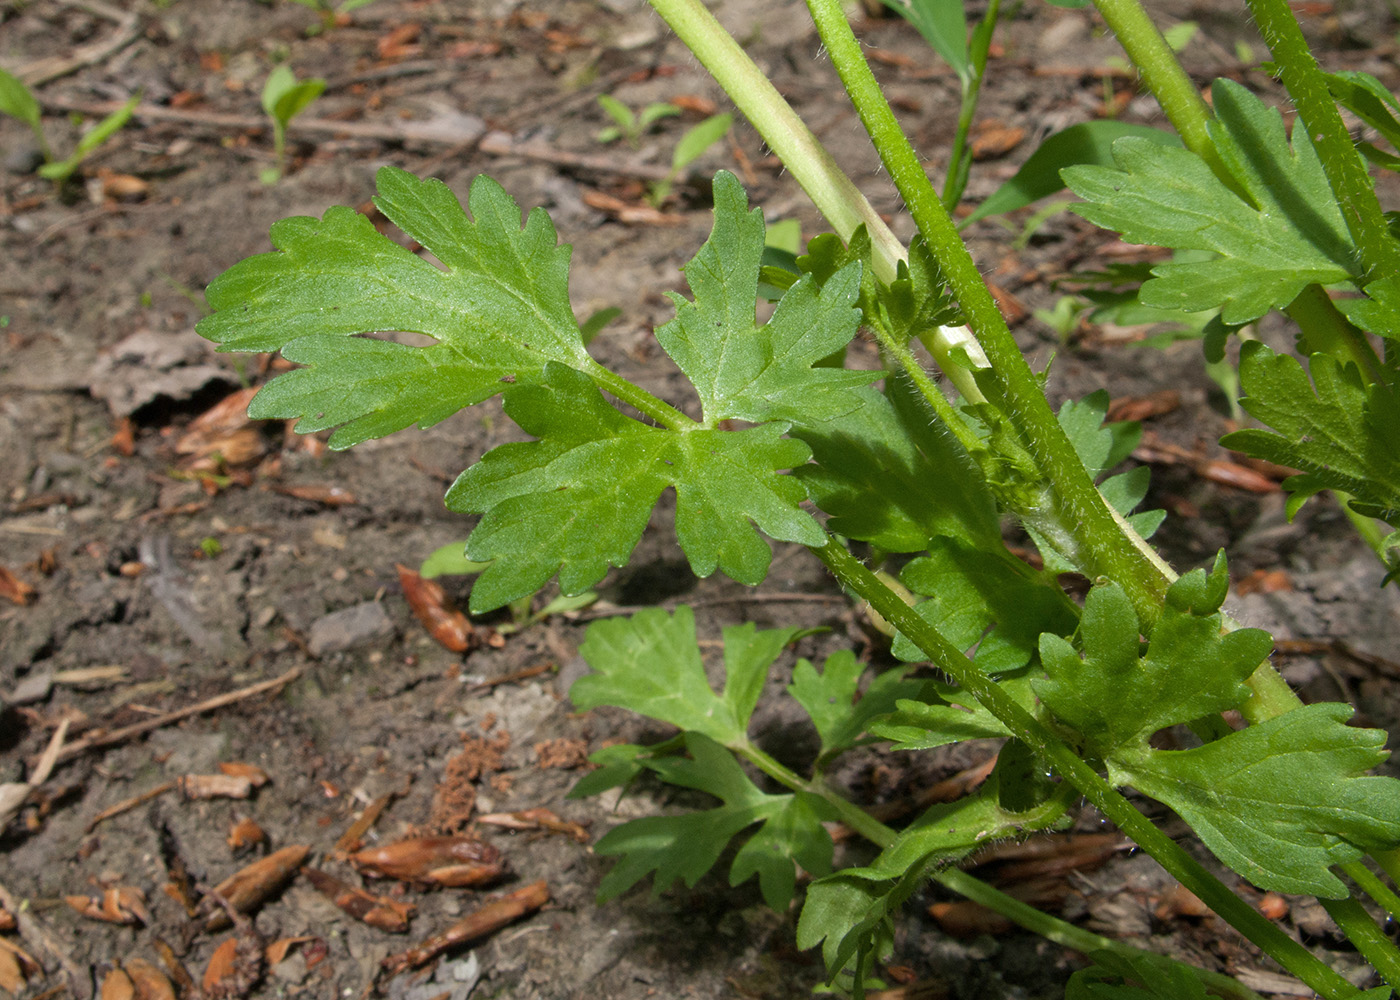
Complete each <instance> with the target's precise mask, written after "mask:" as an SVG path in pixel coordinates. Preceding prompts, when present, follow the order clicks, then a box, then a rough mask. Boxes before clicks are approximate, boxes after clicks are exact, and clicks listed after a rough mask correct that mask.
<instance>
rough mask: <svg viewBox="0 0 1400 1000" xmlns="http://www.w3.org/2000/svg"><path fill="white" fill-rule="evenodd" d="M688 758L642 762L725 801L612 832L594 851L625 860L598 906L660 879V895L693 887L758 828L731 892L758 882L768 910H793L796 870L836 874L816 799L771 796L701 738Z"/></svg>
mask: <svg viewBox="0 0 1400 1000" xmlns="http://www.w3.org/2000/svg"><path fill="white" fill-rule="evenodd" d="M685 747H686V750H688V751H689V754H690V756H689V757H657V758H648V759H645V760H643V763H644V764H645V766H646V767H647V768H648V769H650V770H652V771H655V772H656V773H657V775H658V776H660V777H661V779H662V780H663V781H666V782H668V783H669V784H672V785H679V786H681V787H684V788H695V789H698V790H700V791H703V792H708V793H709V794H711V795H713V796H715V797H716V798H718V799H720V800H721V802H722V803H723V805H721V806H719V807H717V808H714V809H705V810H699V811H696V812H688V813H682V814H680V815H675V816H648V817H645V818H643V819H637V820H633V821H631V822H629V823H624V824H623V825H622V826H619V827H617V828H616V829H614V830H611V831H609V832H608V833H607V834H606V835H605V836H604V837H603V838H602V839H601V840H599V841H598V843H597V844H596V845H595V846H594V850H595V851H596V852H597V853H598V854H601V855H604V856H609V855H616V856H619V860H618V863H617V864H616V865H615V866H614V867H613V869H612V871H610V872H608V874H607V875H606V876H604V878H603V881H602V884H601V885H600V886H599V888H598V900H599V902H606V901H607V900H609V899H613V898H615V897H616V896H618V895H620V894H621V893H623V892H626V891H627V890H628V889H630V888H631V887H632V886H634V885H636V884H637V883H638V882H640V881H641V880H642V879H644V878H646V876H647V875H650V874H652V873H653V872H654V873H655V879H654V880H653V883H652V891H653V893H654V894H660V893H661V892H663V891H665V890H666V889H668V888H669V887H670V886H671V885H672V884H673V883H675V882H677V881H683V882H684V883H685V884H686V885H687V886H689V887H694V886H695V884H696V883H697V882H698V881H699V880H700V878H701V877H702V876H703V875H704V874H705V873H706V872H708V871H709V870H710V869H711V868H713V867H714V866H715V863H716V862H717V861H718V860H719V856H720V853H721V852H722V851H723V850H724V848H725V847H726V846H727V845H728V843H729V841H730V840H732V839H733V838H734V837H735V836H736V835H738V834H739V833H741V832H742V831H743V830H745V829H746V828H748V827H750V826H752V825H753V824H755V823H763V824H764V825H763V826H762V828H760V829H759V831H758V832H757V833H755V834H754V835H753V837H751V838H750V839H749V840H748V842H746V843H745V844H744V845H743V846H742V847H740V849H739V852H738V854H737V855H736V856H735V859H734V864H733V866H732V867H731V869H730V876H729V880H730V885H738V884H739V883H741V882H743V881H745V880H747V879H749V878H751V877H753V876H754V875H757V876H758V877H759V884H760V887H761V888H762V891H763V896H764V900H765V902H767V903H768V905H769V906H771V907H772V908H773V909H775V910H778V911H779V912H781V911H783V910H785V909H787V906H788V903H790V902H791V901H792V895H793V892H794V889H795V886H796V872H795V869H794V862H796V863H797V864H800V865H802V867H803V868H804V869H806V870H807V871H810V872H814V873H817V874H825V873H826V872H829V871H830V870H831V854H832V843H831V837H830V835H829V834H828V833H827V832H826V829H825V828H824V827H823V826H822V821H823V820H828V819H832V818H834V817H833V816H832V814H831V812H830V810H829V808H828V807H827V806H826V805H825V803H823V802H822V800H821V799H819V798H817V797H816V796H810V795H801V796H797V795H767V794H765V793H763V792H762V791H760V790H759V789H758V787H757V786H756V785H754V783H753V782H752V781H750V780H749V778H748V776H747V775H745V774H744V771H743V769H742V768H741V767H740V766H739V764H738V762H737V761H735V759H734V757H733V755H732V754H730V753H729V751H727V750H725V749H724V748H723V747H721V746H720V745H719V744H717V743H715V742H714V741H712V740H710V739H708V738H707V737H705V736H702V735H699V734H698V733H687V734H686V737H685Z"/></svg>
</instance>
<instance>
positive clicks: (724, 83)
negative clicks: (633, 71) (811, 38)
mask: <svg viewBox="0 0 1400 1000" xmlns="http://www.w3.org/2000/svg"><path fill="white" fill-rule="evenodd" d="M649 2H650V4H651V6H652V9H653V10H655V11H656V12H657V13H658V14H660V15H661V17H662V19H663V20H664V21H665V22H666V23H667V24H669V25H670V26H671V30H672V31H674V32H675V33H676V34H677V36H679V37H680V39H681V41H683V42H684V43H685V45H686V48H688V49H690V51H691V52H692V53H693V54H694V55H695V58H697V59H699V60H700V63H701V65H703V66H704V67H705V69H706V70H708V71H709V73H710V75H711V76H713V77H714V78H715V81H716V82H717V83H718V84H719V85H720V86H721V87H723V88H724V91H725V93H727V94H728V95H729V98H730V100H732V101H733V102H734V104H735V106H737V107H738V108H739V110H740V111H742V112H743V113H744V115H745V116H746V117H747V118H748V119H749V121H750V122H752V123H753V126H754V127H755V128H756V129H758V131H759V134H760V135H762V136H763V139H764V141H765V142H767V143H768V147H769V148H770V149H771V150H773V152H774V153H775V154H776V155H777V157H778V159H780V160H782V161H783V165H784V166H785V167H787V169H788V170H789V171H791V172H792V176H793V177H794V178H795V179H796V180H797V183H798V184H800V185H802V190H804V191H806V192H807V196H808V197H809V198H811V199H812V203H813V204H814V205H816V206H817V210H818V211H820V212H821V213H822V215H824V216H826V219H827V221H828V222H830V223H831V225H832V227H833V228H834V229H835V230H836V232H837V235H839V236H840V237H841V238H842V239H843V240H847V241H849V240H850V238H851V234H852V233H853V232H855V230H856V227H857V226H861V225H863V226H865V230H866V232H867V233H869V234H870V242H871V247H872V254H873V258H874V269H875V276H876V277H877V278H879V279H880V280H881V281H883V282H885V283H886V284H888V283H889V282H891V281H893V280H894V278H895V268H896V265H897V264H898V262H899V261H901V260H903V259H904V258H905V257H906V256H907V254H906V252H905V249H904V245H903V244H902V243H900V242H899V239H898V238H897V237H896V236H895V235H894V233H892V232H891V231H890V228H889V226H887V225H885V222H884V220H883V219H881V218H880V216H879V213H877V212H876V211H875V209H874V208H872V207H871V205H870V202H868V201H866V199H865V195H864V194H863V193H861V190H860V188H858V187H856V185H855V183H854V182H853V181H852V180H851V179H850V178H849V177H848V176H846V174H845V173H844V172H843V171H842V170H841V168H840V167H839V166H837V164H836V161H835V160H834V159H832V157H831V154H830V153H829V152H827V150H826V147H824V146H823V145H822V144H821V141H820V140H818V139H817V137H816V136H814V135H813V134H812V130H811V129H809V128H808V127H807V124H806V123H805V122H804V121H803V120H802V119H801V118H799V117H798V116H797V112H795V111H793V110H792V107H791V106H790V105H789V104H788V103H787V101H785V100H784V99H783V95H782V94H780V93H778V90H777V88H776V87H774V86H773V84H772V82H771V81H769V79H768V77H767V76H765V75H764V73H763V71H762V70H760V69H759V68H758V67H757V66H755V65H754V63H753V60H752V59H750V58H749V57H748V55H747V54H746V53H745V52H744V50H743V49H741V48H740V47H739V43H738V42H736V41H735V40H734V39H733V38H732V37H731V36H730V34H729V33H728V32H727V31H725V30H724V28H723V27H722V26H721V25H720V23H719V22H718V21H716V20H715V18H714V15H712V14H711V13H710V12H709V11H708V10H706V9H705V5H704V4H703V3H701V2H700V0H649Z"/></svg>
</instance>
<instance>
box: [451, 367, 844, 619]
mask: <svg viewBox="0 0 1400 1000" xmlns="http://www.w3.org/2000/svg"><path fill="white" fill-rule="evenodd" d="M543 378H544V379H545V380H547V381H546V384H542V385H524V386H516V387H514V388H512V389H510V390H509V391H508V392H507V393H506V396H505V411H506V413H507V415H509V416H510V417H511V419H512V420H514V421H515V422H516V423H517V424H519V425H520V427H521V428H522V429H524V430H525V431H527V432H528V433H530V434H532V435H534V436H535V437H537V438H538V439H539V440H537V441H532V442H522V443H513V444H506V445H501V446H500V447H498V448H494V449H492V450H491V451H490V452H488V453H487V454H486V455H485V457H483V458H482V460H481V461H480V462H478V463H477V464H476V465H474V466H472V467H471V468H470V469H468V470H467V471H466V472H464V473H462V474H461V476H459V477H458V479H457V481H456V482H455V483H454V484H453V485H452V487H451V489H449V490H448V492H447V498H446V503H447V506H448V507H449V508H450V509H451V510H454V511H457V512H459V513H463V514H478V513H479V514H484V515H485V516H484V517H482V519H481V522H480V523H479V524H478V525H477V527H476V530H475V531H473V532H472V534H471V538H470V539H469V540H468V543H467V556H468V558H470V559H473V560H476V561H480V562H489V561H492V560H496V561H495V562H494V563H493V565H492V566H491V567H490V568H489V569H487V570H486V571H485V572H484V573H482V575H481V577H480V579H479V580H478V581H477V583H476V586H475V587H473V589H472V597H471V605H472V608H473V610H477V611H485V610H489V609H491V608H496V607H500V606H501V605H503V604H506V603H508V602H509V601H511V600H514V599H515V598H517V597H522V596H524V595H526V594H532V593H534V592H535V591H537V590H539V588H540V587H541V586H543V585H544V583H545V581H546V580H548V579H549V578H550V577H551V576H553V575H554V574H555V573H558V574H559V586H560V589H561V590H563V592H564V593H565V594H575V593H578V592H580V591H583V590H586V589H588V588H589V587H591V586H593V584H595V583H597V582H598V581H599V580H600V579H602V577H603V575H604V574H605V573H606V572H607V570H608V567H609V566H623V565H625V564H626V563H627V560H628V559H629V557H630V556H631V553H632V549H633V548H634V547H635V546H636V544H637V541H638V540H639V539H640V538H641V535H642V531H643V530H644V529H645V528H646V525H647V520H648V519H649V517H650V516H651V510H652V507H653V506H655V504H656V501H657V500H658V498H659V497H660V496H661V493H662V491H663V490H665V489H666V488H667V487H674V489H675V491H676V537H677V539H678V540H679V541H680V544H681V548H682V549H683V550H684V551H685V553H686V556H687V557H688V558H689V560H690V565H691V568H692V570H694V572H695V573H696V575H697V576H702V577H704V576H709V575H710V574H711V573H713V572H714V571H715V570H716V569H720V570H723V571H724V572H725V573H726V574H727V575H728V576H729V577H731V578H732V579H734V580H737V581H739V582H741V583H745V584H748V585H749V586H754V585H757V584H758V583H760V582H762V580H763V577H764V575H765V574H766V573H767V571H768V563H769V562H770V561H771V559H772V553H771V551H770V550H769V548H768V544H767V543H766V542H765V541H764V540H763V539H762V538H761V537H759V535H758V533H757V532H756V531H755V530H754V528H753V526H752V525H751V523H750V522H752V523H753V524H756V525H757V526H758V527H759V528H760V529H762V530H763V531H764V532H765V533H766V534H768V535H769V536H770V537H772V538H778V539H781V540H783V541H790V542H799V543H801V544H803V545H821V544H822V543H823V542H824V541H825V539H826V534H825V533H824V532H823V531H822V529H821V528H820V527H819V526H818V525H817V523H816V522H815V521H814V520H812V517H811V515H809V514H807V513H806V512H805V511H803V510H802V509H801V508H800V507H799V506H798V504H800V503H801V502H802V500H803V499H804V497H805V494H804V491H803V489H802V486H801V484H800V483H799V482H798V481H797V480H796V479H794V478H792V477H791V476H783V475H779V474H778V473H779V472H780V471H782V470H784V469H790V468H792V467H793V466H797V465H801V464H802V463H803V462H804V461H806V459H807V456H808V455H809V454H810V452H809V451H808V449H807V446H806V445H804V444H803V443H802V442H800V441H795V440H792V439H790V438H784V437H782V433H783V430H784V426H783V425H782V424H764V425H761V426H758V427H753V428H750V429H748V430H743V431H732V432H730V431H719V430H709V429H705V428H697V429H694V430H683V431H676V430H669V429H666V428H661V427H654V426H651V425H649V424H644V423H642V422H641V421H639V420H634V419H632V418H631V417H628V416H625V415H624V414H622V413H620V412H619V411H618V410H616V409H614V408H613V407H612V406H611V405H609V404H608V402H607V401H606V400H605V399H604V398H603V396H602V394H601V393H600V392H599V391H598V390H597V389H596V388H595V387H594V386H593V383H592V382H591V380H590V379H589V378H588V377H587V376H586V375H584V374H582V373H580V372H576V371H574V370H572V369H569V368H566V367H564V366H563V365H558V364H552V363H551V364H547V365H546V366H545V368H544V370H543Z"/></svg>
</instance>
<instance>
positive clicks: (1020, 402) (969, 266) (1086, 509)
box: [807, 0, 1167, 630]
mask: <svg viewBox="0 0 1400 1000" xmlns="http://www.w3.org/2000/svg"><path fill="white" fill-rule="evenodd" d="M807 7H808V9H809V10H810V11H811V13H812V19H813V21H815V23H816V25H817V33H818V34H819V35H820V36H821V39H822V42H823V43H824V44H825V45H826V47H827V51H828V53H829V54H830V56H831V61H832V63H833V64H834V65H835V67H836V71H837V73H838V74H839V75H840V77H841V82H842V83H843V84H844V85H845V87H846V92H847V93H848V94H849V95H850V97H851V100H852V102H853V103H854V104H855V107H856V111H857V113H858V114H859V115H860V118H861V121H862V123H864V125H865V128H866V131H867V132H869V133H870V137H871V139H872V141H873V142H874V143H875V148H876V150H877V151H878V152H879V154H880V159H881V161H882V162H883V163H884V164H885V169H886V170H888V171H889V174H890V178H891V180H893V181H894V184H895V187H897V188H898V189H899V193H900V195H901V196H903V198H904V203H905V205H906V206H907V207H908V209H909V212H910V214H911V215H912V216H913V217H914V222H915V224H916V225H917V226H918V227H919V231H920V233H922V234H923V236H924V239H925V240H927V241H928V245H929V248H930V249H931V250H932V251H933V253H934V255H935V256H936V257H937V259H938V262H939V264H940V266H941V267H942V268H943V273H944V275H945V276H946V277H947V279H948V283H949V285H950V287H951V288H952V290H953V294H954V296H955V297H956V299H957V301H958V305H959V306H960V307H961V308H962V310H963V313H964V315H965V316H966V318H967V321H968V326H969V327H970V328H971V329H972V332H973V334H974V335H975V336H976V337H977V342H978V343H979V344H980V345H981V347H982V350H983V351H984V352H985V354H986V356H987V359H988V361H990V362H991V366H992V369H993V371H994V373H995V375H996V378H997V379H998V380H999V382H1000V383H1001V385H1002V386H1003V387H1004V390H1005V396H1006V399H1007V405H1008V408H1009V412H1008V413H1007V414H1006V415H1007V417H1008V418H1009V419H1010V420H1011V422H1012V425H1013V426H1014V427H1015V428H1016V430H1017V431H1018V432H1019V433H1020V435H1021V437H1022V438H1023V440H1024V441H1025V443H1026V445H1027V447H1028V448H1029V449H1030V451H1031V452H1032V454H1034V455H1035V457H1036V460H1037V462H1038V464H1039V465H1040V469H1041V471H1042V472H1043V473H1044V475H1045V478H1046V480H1047V482H1048V483H1049V484H1050V486H1051V491H1052V495H1053V498H1054V501H1055V505H1056V509H1054V510H1050V511H1045V512H1042V515H1043V516H1048V517H1050V518H1053V519H1054V520H1056V521H1057V522H1059V524H1060V525H1061V526H1062V527H1063V528H1064V529H1065V530H1066V531H1067V532H1068V533H1069V534H1071V535H1072V536H1073V538H1074V541H1075V543H1076V545H1077V548H1078V550H1079V554H1080V555H1081V556H1082V559H1081V561H1082V562H1083V564H1084V565H1085V568H1086V569H1087V571H1088V572H1089V574H1090V575H1091V576H1107V577H1109V578H1110V579H1113V580H1115V581H1117V582H1118V583H1119V584H1120V585H1121V586H1122V587H1123V588H1124V590H1125V591H1126V592H1127V593H1128V596H1129V598H1130V599H1131V600H1132V602H1133V607H1134V610H1136V611H1137V613H1138V617H1139V618H1140V619H1141V620H1142V621H1143V622H1144V623H1145V624H1146V626H1147V627H1148V628H1149V630H1150V628H1151V626H1152V625H1153V624H1155V623H1156V621H1157V619H1158V618H1159V617H1160V615H1161V610H1162V599H1163V596H1164V594H1165V592H1166V588H1167V581H1166V579H1165V578H1164V577H1163V576H1162V575H1161V573H1160V572H1159V571H1158V570H1157V567H1156V566H1155V565H1153V563H1152V561H1151V560H1149V559H1148V558H1146V557H1145V556H1144V555H1143V553H1142V552H1141V551H1139V550H1138V548H1137V547H1136V546H1135V545H1134V544H1133V543H1132V542H1131V541H1130V540H1129V539H1128V538H1127V537H1126V536H1125V535H1124V534H1123V532H1122V531H1121V530H1120V529H1119V527H1118V524H1117V522H1116V521H1115V519H1114V517H1113V514H1112V511H1111V508H1110V507H1109V506H1108V504H1107V503H1106V502H1105V501H1104V499H1103V497H1102V496H1100V495H1099V491H1098V490H1097V489H1096V488H1095V487H1094V484H1093V481H1092V480H1091V479H1090V478H1089V474H1088V472H1086V471H1085V469H1084V465H1083V463H1082V462H1080V460H1079V456H1078V455H1077V454H1076V453H1075V451H1074V446H1073V445H1072V444H1071V443H1070V440H1069V438H1068V437H1067V436H1066V435H1065V433H1064V431H1063V429H1062V428H1061V427H1060V424H1059V421H1057V420H1056V419H1055V414H1054V412H1053V411H1052V410H1051V409H1050V404H1049V403H1048V402H1046V400H1045V396H1044V395H1043V393H1042V392H1041V388H1040V383H1039V381H1038V380H1037V379H1036V376H1035V374H1034V373H1033V372H1032V371H1031V369H1030V366H1029V365H1028V364H1027V363H1026V360H1025V358H1024V357H1023V356H1022V355H1021V349H1020V347H1018V346H1017V344H1016V340H1015V338H1014V337H1012V335H1011V331H1010V329H1008V328H1007V325H1006V320H1005V319H1004V318H1003V317H1002V315H1001V312H1000V310H998V309H997V305H996V302H995V301H994V300H993V298H992V295H991V292H990V291H989V290H988V289H987V286H986V284H985V283H984V282H983V280H982V275H981V273H980V272H979V271H978V269H977V265H976V263H975V262H974V261H973V259H972V255H971V254H970V253H969V252H968V249H967V247H966V245H965V244H964V243H963V242H962V239H961V237H959V236H958V232H957V228H956V227H955V226H954V225H953V221H952V219H951V218H950V217H949V215H948V212H947V211H946V210H945V209H944V207H943V203H942V202H941V201H940V200H939V198H938V194H937V192H935V191H934V189H933V185H932V184H930V183H929V179H928V176H927V175H926V174H925V173H924V169H923V166H922V164H921V163H920V162H919V159H918V157H917V156H916V155H915V153H914V150H913V148H912V147H911V146H910V145H909V140H908V139H907V138H906V137H905V135H904V132H903V131H902V130H901V128H900V126H899V122H898V120H897V119H896V118H895V116H894V112H893V111H892V110H891V109H890V106H889V103H888V102H887V101H886V100H885V96H884V94H883V92H882V91H881V90H880V85H879V83H878V82H876V80H875V76H874V74H873V73H872V72H871V71H870V66H869V64H867V63H866V61H865V58H864V56H863V55H862V54H861V51H860V43H859V42H858V41H856V37H855V35H854V34H853V33H852V31H851V26H850V25H849V24H848V23H847V22H846V16H845V13H844V12H843V10H842V8H841V5H840V3H839V0H807Z"/></svg>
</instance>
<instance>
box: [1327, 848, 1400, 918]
mask: <svg viewBox="0 0 1400 1000" xmlns="http://www.w3.org/2000/svg"><path fill="white" fill-rule="evenodd" d="M1340 867H1341V869H1342V871H1343V872H1345V873H1346V876H1347V877H1348V878H1350V879H1351V880H1352V881H1353V882H1355V883H1356V884H1357V885H1358V886H1360V887H1361V891H1362V892H1364V893H1365V894H1366V895H1368V896H1370V897H1371V898H1372V899H1373V900H1375V901H1376V902H1377V903H1379V904H1380V905H1381V906H1382V907H1384V908H1385V912H1387V913H1389V914H1390V915H1391V917H1392V918H1394V919H1400V896H1397V895H1396V894H1395V892H1394V891H1393V890H1392V889H1391V888H1390V886H1388V885H1386V884H1385V883H1384V882H1382V881H1381V879H1380V876H1378V875H1376V874H1375V873H1374V872H1373V871H1371V869H1369V868H1367V867H1366V866H1365V865H1363V864H1362V863H1361V862H1360V861H1353V862H1351V863H1350V864H1345V865H1341V866H1340Z"/></svg>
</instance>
